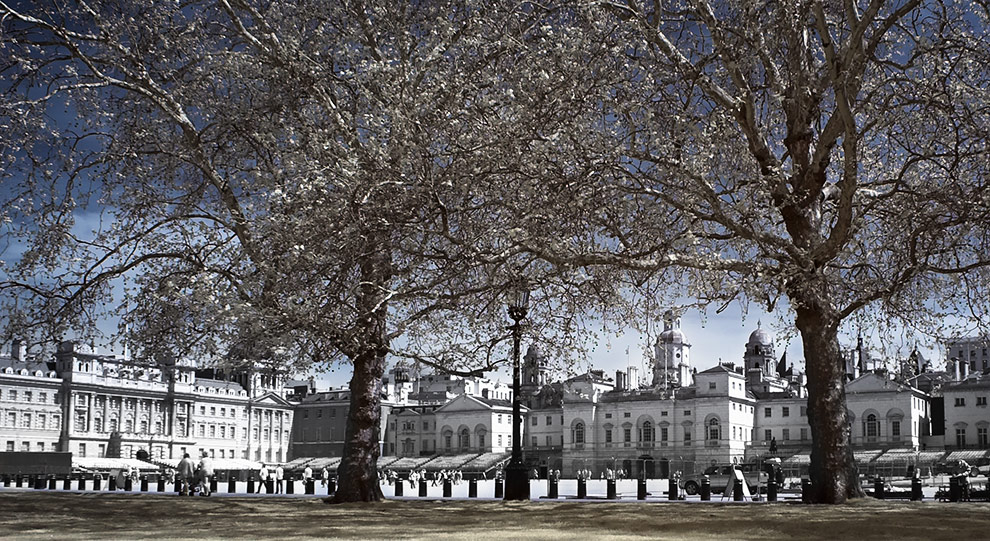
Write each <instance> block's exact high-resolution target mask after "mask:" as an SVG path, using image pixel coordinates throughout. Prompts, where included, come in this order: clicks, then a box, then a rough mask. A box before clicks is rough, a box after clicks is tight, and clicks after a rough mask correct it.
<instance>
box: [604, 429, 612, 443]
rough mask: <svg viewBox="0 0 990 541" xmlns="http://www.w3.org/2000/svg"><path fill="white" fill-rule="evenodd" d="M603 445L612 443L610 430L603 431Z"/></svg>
mask: <svg viewBox="0 0 990 541" xmlns="http://www.w3.org/2000/svg"><path fill="white" fill-rule="evenodd" d="M605 443H612V429H611V428H606V429H605Z"/></svg>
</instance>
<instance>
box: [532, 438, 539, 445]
mask: <svg viewBox="0 0 990 541" xmlns="http://www.w3.org/2000/svg"><path fill="white" fill-rule="evenodd" d="M539 446H540V444H539V443H536V436H533V447H539Z"/></svg>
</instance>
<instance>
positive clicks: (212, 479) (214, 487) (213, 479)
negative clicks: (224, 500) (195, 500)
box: [210, 475, 217, 494]
mask: <svg viewBox="0 0 990 541" xmlns="http://www.w3.org/2000/svg"><path fill="white" fill-rule="evenodd" d="M216 491H217V476H216V475H211V476H210V494H213V493H215V492H216Z"/></svg>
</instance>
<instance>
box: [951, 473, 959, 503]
mask: <svg viewBox="0 0 990 541" xmlns="http://www.w3.org/2000/svg"><path fill="white" fill-rule="evenodd" d="M961 492H962V491H961V490H960V489H959V478H958V477H956V476H952V477H950V478H949V501H950V502H958V501H959V500H960V499H962V498H961V497H960V493H961Z"/></svg>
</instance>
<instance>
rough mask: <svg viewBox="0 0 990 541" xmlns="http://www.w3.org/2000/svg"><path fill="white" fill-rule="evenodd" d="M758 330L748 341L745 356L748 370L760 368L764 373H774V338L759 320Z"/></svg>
mask: <svg viewBox="0 0 990 541" xmlns="http://www.w3.org/2000/svg"><path fill="white" fill-rule="evenodd" d="M756 325H757V327H756V330H755V331H753V333H752V334H750V335H749V341H748V342H746V354H745V356H744V357H743V359H744V362H745V363H746V370H752V369H754V368H755V369H760V370H762V371H763V374H764V375H770V374H773V373H774V362H775V361H774V357H775V354H774V351H773V338H772V337H771V336H770V333H768V332H767V331H766V330H764V329H763V327H762V326H761V325H760V323H759V322H757V324H756Z"/></svg>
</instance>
